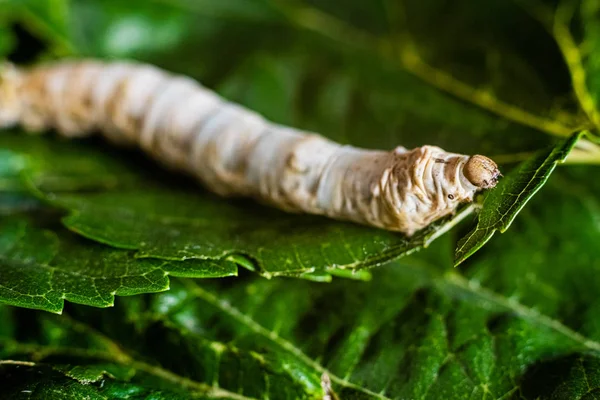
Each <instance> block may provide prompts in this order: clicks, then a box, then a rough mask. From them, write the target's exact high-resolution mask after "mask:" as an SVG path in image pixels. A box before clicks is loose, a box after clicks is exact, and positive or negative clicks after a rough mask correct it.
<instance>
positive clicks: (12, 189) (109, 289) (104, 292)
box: [0, 151, 237, 313]
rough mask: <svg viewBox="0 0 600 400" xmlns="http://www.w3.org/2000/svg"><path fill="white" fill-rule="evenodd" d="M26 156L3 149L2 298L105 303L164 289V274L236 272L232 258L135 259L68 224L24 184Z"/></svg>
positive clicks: (48, 303) (52, 307)
mask: <svg viewBox="0 0 600 400" xmlns="http://www.w3.org/2000/svg"><path fill="white" fill-rule="evenodd" d="M25 165H26V160H25V159H23V157H20V156H16V155H14V154H12V153H10V152H6V151H2V152H0V215H3V216H2V217H1V219H0V302H2V303H7V304H12V305H18V306H21V307H28V308H37V309H42V310H46V311H52V312H57V313H60V312H61V311H62V309H63V304H64V300H68V301H72V302H76V303H81V304H87V305H93V306H98V307H108V306H111V305H112V304H113V302H114V296H115V295H124V296H126V295H133V294H139V293H149V292H156V291H162V290H167V289H168V288H169V278H168V276H169V275H173V276H187V277H202V278H208V277H223V276H231V275H235V274H237V267H236V265H235V264H233V263H232V262H229V261H226V260H224V261H222V262H219V263H218V264H217V263H213V262H210V261H203V260H190V261H186V262H169V261H166V260H155V259H139V258H136V257H134V255H133V252H131V251H124V250H116V249H114V248H111V247H108V246H104V245H101V244H98V243H95V242H92V241H89V240H86V239H83V238H81V237H79V236H78V235H76V234H74V233H72V232H69V231H67V230H66V229H65V228H63V227H62V226H60V223H59V216H58V215H57V214H56V213H55V212H51V211H50V210H48V209H47V208H45V207H43V206H42V204H41V203H40V202H39V201H37V200H36V199H32V198H31V196H30V195H28V194H26V193H25V192H24V190H25V187H24V186H23V185H21V184H20V179H19V174H20V172H21V171H22V169H23V168H24V166H25Z"/></svg>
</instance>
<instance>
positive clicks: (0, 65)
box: [0, 61, 21, 128]
mask: <svg viewBox="0 0 600 400" xmlns="http://www.w3.org/2000/svg"><path fill="white" fill-rule="evenodd" d="M20 82H21V73H20V72H19V70H18V69H17V67H15V66H14V65H13V64H11V63H9V62H6V61H2V62H0V128H7V127H10V126H13V125H16V124H17V123H18V121H19V118H20V115H21V106H20V99H19V86H20Z"/></svg>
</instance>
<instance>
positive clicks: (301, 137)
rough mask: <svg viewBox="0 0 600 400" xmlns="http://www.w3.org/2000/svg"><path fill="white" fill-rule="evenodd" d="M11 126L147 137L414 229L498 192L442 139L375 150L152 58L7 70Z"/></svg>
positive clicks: (196, 167) (192, 167) (256, 193)
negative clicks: (307, 126) (266, 109)
mask: <svg viewBox="0 0 600 400" xmlns="http://www.w3.org/2000/svg"><path fill="white" fill-rule="evenodd" d="M0 71H1V72H0V125H2V126H11V125H14V124H21V125H23V126H24V127H25V128H26V129H28V130H30V131H34V132H39V131H44V130H46V129H48V128H54V129H56V130H57V131H58V132H60V133H61V134H62V135H64V136H68V137H77V136H86V135H89V134H91V133H93V132H96V131H99V132H102V134H103V135H104V136H105V137H106V138H107V139H108V140H110V141H112V142H115V143H120V144H128V145H138V146H140V147H141V148H142V149H143V150H144V151H145V152H147V153H148V154H150V155H151V156H152V157H153V158H155V159H156V160H158V161H160V162H161V163H163V164H165V165H167V166H169V167H171V168H174V169H177V170H181V171H186V172H188V173H190V174H193V175H195V176H196V177H197V178H199V180H200V181H201V182H202V183H203V184H204V185H206V186H207V187H208V188H209V189H211V190H212V191H214V192H216V193H218V194H221V195H223V196H249V197H254V198H256V199H258V200H260V201H262V202H264V203H268V204H271V205H273V206H276V207H278V208H280V209H284V210H287V211H294V212H306V213H311V214H319V215H326V216H329V217H331V218H335V219H341V220H350V221H354V222H358V223H362V224H367V225H372V226H376V227H380V228H385V229H389V230H393V231H400V232H403V233H405V234H407V235H412V234H413V233H414V232H415V231H417V230H419V229H421V228H423V227H425V226H427V225H428V224H430V223H431V222H433V221H434V220H436V219H438V218H440V217H443V216H445V215H448V214H450V213H452V212H454V210H455V209H456V208H457V207H458V205H459V204H461V203H464V202H469V201H472V200H473V196H474V194H475V193H476V192H477V191H478V190H480V189H487V188H492V187H494V186H495V185H496V182H497V180H498V177H499V175H500V173H499V171H498V168H497V166H496V164H495V163H494V162H493V161H492V160H490V159H489V158H487V157H484V156H480V155H475V156H472V157H469V156H465V155H460V154H454V153H448V152H445V151H444V150H442V149H441V148H439V147H435V146H422V147H418V148H415V149H413V150H406V149H405V148H403V147H398V148H396V149H394V150H393V151H376V150H365V149H360V148H356V147H352V146H344V145H341V144H338V143H335V142H333V141H331V140H328V139H326V138H324V137H322V136H319V135H317V134H314V133H308V132H303V131H300V130H297V129H294V128H290V127H285V126H280V125H277V124H274V123H271V122H269V121H267V120H265V119H264V118H263V117H262V116H260V115H258V114H257V113H255V112H252V111H250V110H247V109H244V108H242V107H240V106H238V105H235V104H233V103H230V102H227V101H225V100H224V99H222V98H221V97H219V96H218V95H216V94H215V93H213V92H211V91H210V90H208V89H206V88H204V87H203V86H201V85H200V84H198V83H197V82H195V81H194V80H192V79H189V78H185V77H179V76H173V75H170V74H168V73H166V72H164V71H161V70H160V69H158V68H155V67H153V66H149V65H143V64H136V63H128V62H117V63H102V62H97V61H78V62H62V63H57V64H50V65H45V66H40V67H37V68H33V69H31V70H20V69H17V68H15V67H13V66H12V65H9V64H5V65H4V66H2V67H0Z"/></svg>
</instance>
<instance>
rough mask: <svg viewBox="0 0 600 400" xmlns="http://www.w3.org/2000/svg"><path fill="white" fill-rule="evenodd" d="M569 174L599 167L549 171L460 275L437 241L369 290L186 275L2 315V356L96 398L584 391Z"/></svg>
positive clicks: (591, 271) (585, 301)
mask: <svg viewBox="0 0 600 400" xmlns="http://www.w3.org/2000/svg"><path fill="white" fill-rule="evenodd" d="M579 173H581V174H585V175H590V174H594V173H597V169H590V168H585V169H579V171H578V170H577V169H576V170H573V171H566V173H564V172H562V171H561V172H560V173H558V174H555V176H554V177H553V178H552V180H551V182H550V184H549V185H548V186H547V189H546V190H544V192H543V193H541V194H540V196H536V197H535V198H534V199H533V200H532V202H533V204H532V207H529V208H527V209H525V210H524V211H523V212H522V213H521V214H520V218H517V219H516V220H515V222H514V227H513V234H512V235H502V236H501V237H499V238H498V240H497V241H495V242H493V243H492V244H491V245H490V246H488V247H487V248H486V249H484V250H483V251H482V252H481V253H480V261H479V262H473V261H474V260H469V262H467V263H466V264H465V265H464V268H463V269H462V270H463V271H464V272H463V273H462V274H461V273H460V272H459V270H452V269H450V268H449V267H450V265H451V263H452V259H451V255H452V244H451V240H450V238H448V237H446V238H444V239H440V240H439V241H437V242H436V243H435V244H434V245H433V246H432V250H435V252H434V253H432V254H435V256H433V255H431V256H430V257H429V258H427V259H425V258H422V257H415V256H411V257H407V258H405V259H403V260H402V261H401V262H397V263H394V264H393V265H390V266H389V267H388V268H383V269H378V270H376V271H374V273H373V280H372V281H371V282H355V281H347V280H336V281H335V282H333V283H331V284H328V285H319V284H314V283H311V282H305V281H301V280H289V279H278V280H271V281H269V280H264V279H258V278H255V277H254V276H245V277H241V278H229V279H222V280H218V281H208V280H202V281H198V282H196V283H194V282H192V281H190V280H186V281H182V282H179V283H174V285H173V289H172V290H171V291H169V292H165V293H161V294H158V295H154V296H151V297H150V296H148V297H142V296H136V297H129V298H120V299H119V302H118V304H117V307H116V308H115V309H112V310H94V309H90V308H82V307H77V306H70V307H67V310H66V312H65V315H63V316H54V315H50V314H40V313H33V312H31V311H27V310H18V309H12V310H11V309H6V308H0V313H3V315H2V316H3V321H6V322H5V324H3V325H2V329H1V330H0V337H1V339H0V348H1V349H4V350H2V353H1V354H0V358H5V359H6V358H8V359H12V360H21V361H34V362H36V363H38V364H39V365H45V366H47V367H53V368H54V369H55V370H57V371H61V372H62V373H63V374H64V373H70V374H71V375H70V376H72V377H73V379H75V380H76V381H81V380H82V379H88V380H90V382H91V383H90V384H89V385H88V386H87V387H88V388H92V389H94V390H100V389H99V388H98V386H100V384H101V382H104V385H105V386H106V385H109V386H108V387H121V388H130V389H131V390H137V391H143V392H149V391H155V390H158V389H157V387H161V388H162V390H163V391H167V390H168V388H169V387H171V388H172V384H177V383H179V388H180V390H181V389H183V390H184V391H188V393H189V391H193V390H197V389H199V388H204V389H207V388H206V387H204V386H202V385H205V384H208V385H209V386H211V387H217V385H218V387H219V388H220V389H221V390H224V391H229V392H235V393H237V394H238V395H242V396H246V397H247V398H250V399H255V398H264V397H265V396H269V397H271V398H278V399H279V398H282V399H285V398H303V396H307V397H314V398H318V397H319V396H320V395H321V394H320V388H319V381H320V376H321V375H322V374H323V372H326V373H328V375H329V376H330V378H331V380H332V382H333V386H334V389H335V390H336V392H337V393H338V395H339V396H340V398H343V399H369V398H374V399H375V398H378V399H392V398H394V399H396V398H409V399H412V398H422V399H427V400H428V399H444V400H453V399H459V398H464V397H465V396H468V397H469V398H492V399H501V398H522V399H531V400H534V399H538V398H557V399H571V398H577V397H578V396H582V395H585V394H586V393H593V392H594V391H596V390H598V386H599V385H598V383H597V379H596V378H595V376H596V372H595V370H596V366H597V365H598V362H599V358H600V342H599V339H600V325H599V324H598V323H597V322H596V321H597V318H596V316H597V315H596V314H597V309H598V298H597V292H598V290H599V288H600V274H598V271H597V270H598V267H599V266H598V263H597V260H598V259H600V255H599V254H598V251H599V250H598V247H597V246H594V243H595V241H596V237H597V227H596V226H595V225H594V224H589V223H587V222H588V221H589V220H590V219H592V218H596V217H597V216H598V210H599V208H598V202H597V197H593V194H594V193H596V192H595V191H594V190H595V189H594V190H592V189H590V188H589V187H588V186H585V185H581V184H579V185H578V184H577V183H576V181H574V180H573V178H574V177H575V176H576V175H577V174H579ZM590 196H592V197H590ZM565 237H566V238H569V240H564V239H565ZM506 248H510V249H511V251H510V252H507V251H503V250H504V249H506ZM549 265H550V266H552V268H549V267H548V266H549ZM566 293H569V301H567V302H565V301H563V295H564V294H566ZM140 354H142V355H143V358H142V357H140V356H138V355H140ZM65 365H69V367H65ZM77 366H82V367H81V368H79V369H78V370H77V369H76V367H77ZM73 371H75V372H73ZM104 371H106V372H104ZM100 376H101V378H100V379H99V380H96V379H98V377H100ZM15 379H17V380H19V381H20V380H22V379H23V380H24V379H25V378H23V377H21V376H19V375H17V376H16V378H15ZM53 381H55V382H61V383H64V378H62V377H60V376H59V377H55V378H54V379H53ZM267 382H268V383H267ZM588 385H589V386H588ZM171 390H172V389H171ZM552 396H554V397H552ZM115 397H116V398H121V397H122V396H121V397H119V396H117V395H115ZM584 398H585V397H584ZM590 398H593V397H590Z"/></svg>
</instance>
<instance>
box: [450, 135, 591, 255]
mask: <svg viewBox="0 0 600 400" xmlns="http://www.w3.org/2000/svg"><path fill="white" fill-rule="evenodd" d="M583 135H584V132H580V133H576V134H574V135H572V136H571V137H570V138H569V139H566V140H564V141H562V142H560V143H558V144H557V145H556V146H555V147H553V148H551V149H548V150H546V151H540V152H539V154H538V155H536V156H535V157H533V158H531V159H529V160H527V161H526V162H524V163H522V164H521V165H520V166H519V167H518V168H516V169H515V170H513V171H512V172H511V173H510V174H509V175H508V176H507V177H505V178H504V179H502V181H501V182H500V184H499V185H498V186H497V187H496V189H495V190H493V191H491V192H490V193H489V194H488V196H487V197H486V198H485V201H484V203H483V208H482V210H481V212H480V213H479V215H478V218H477V225H476V226H475V227H474V228H473V230H472V231H471V232H469V233H468V234H466V235H465V236H464V237H463V238H462V239H460V240H459V242H458V244H457V246H456V252H455V265H458V264H460V263H462V262H463V261H465V260H466V259H467V258H468V257H470V256H471V255H472V254H473V253H475V252H476V251H477V250H479V249H480V248H481V247H482V246H483V245H484V244H485V243H487V241H488V240H490V239H491V237H492V236H493V235H494V233H495V232H496V231H500V233H502V232H505V231H506V230H507V229H508V227H509V226H510V224H511V223H512V222H513V220H514V219H515V217H516V216H517V214H518V213H519V212H520V211H521V210H522V209H523V207H525V204H527V202H528V201H529V200H531V198H532V197H533V196H534V195H535V194H536V192H537V191H538V190H540V189H541V188H542V186H544V184H545V183H546V181H547V180H548V178H549V177H550V174H551V173H552V171H554V168H556V165H557V164H558V163H561V162H563V161H565V159H566V158H567V156H568V155H569V152H570V151H571V150H572V149H573V147H574V146H575V144H576V143H577V141H578V140H579V139H580V138H581V137H582V136H583Z"/></svg>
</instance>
